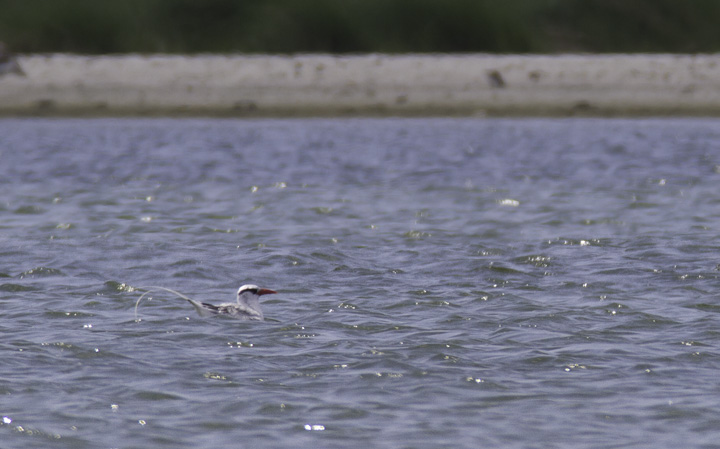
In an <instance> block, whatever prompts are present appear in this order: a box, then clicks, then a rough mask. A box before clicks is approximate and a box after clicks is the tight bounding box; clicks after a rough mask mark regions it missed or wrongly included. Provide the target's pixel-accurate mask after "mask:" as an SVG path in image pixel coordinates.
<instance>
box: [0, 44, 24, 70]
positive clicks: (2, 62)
mask: <svg viewBox="0 0 720 449" xmlns="http://www.w3.org/2000/svg"><path fill="white" fill-rule="evenodd" d="M9 73H14V74H16V75H21V76H25V72H23V70H22V69H21V68H20V64H18V62H17V59H16V58H15V56H14V55H13V54H12V53H10V51H8V49H7V46H6V45H5V43H3V42H0V76H3V75H6V74H9Z"/></svg>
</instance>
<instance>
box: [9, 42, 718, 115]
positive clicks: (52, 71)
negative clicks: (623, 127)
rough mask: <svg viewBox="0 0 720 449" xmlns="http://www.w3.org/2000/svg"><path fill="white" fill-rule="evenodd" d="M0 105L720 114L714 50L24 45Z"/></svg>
mask: <svg viewBox="0 0 720 449" xmlns="http://www.w3.org/2000/svg"><path fill="white" fill-rule="evenodd" d="M18 62H19V64H20V66H21V67H22V69H23V70H24V72H25V73H26V76H18V75H16V74H6V75H3V76H0V116H170V117H172V116H220V117H295V116H302V117H312V116H611V117H615V116H720V54H715V55H662V54H660V55H554V56H547V55H484V54H471V55H412V54H410V55H383V54H369V55H352V56H334V55H315V54H308V55H291V56H267V55H228V56H225V55H197V56H177V55H147V56H146V55H120V56H78V55H68V54H51V55H25V56H19V57H18Z"/></svg>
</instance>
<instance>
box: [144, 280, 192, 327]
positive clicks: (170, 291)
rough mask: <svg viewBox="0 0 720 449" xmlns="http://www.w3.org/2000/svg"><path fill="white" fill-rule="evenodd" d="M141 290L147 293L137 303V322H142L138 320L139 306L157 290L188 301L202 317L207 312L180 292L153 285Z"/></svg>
mask: <svg viewBox="0 0 720 449" xmlns="http://www.w3.org/2000/svg"><path fill="white" fill-rule="evenodd" d="M141 289H142V290H146V291H145V293H143V294H142V295H140V297H139V298H138V300H137V302H136V303H135V321H140V319H138V306H139V305H140V301H142V299H143V298H144V297H145V296H147V295H149V294H150V293H152V292H154V291H156V290H164V291H166V292H169V293H172V294H174V295H177V296H178V297H180V298H182V299H184V300H186V301H188V302H189V303H190V304H192V305H193V307H195V310H197V312H198V314H199V315H200V316H203V315H204V313H203V312H205V309H203V307H202V305H201V304H200V303H199V302H197V301H195V300H194V299H190V298H188V297H187V296H185V295H183V294H182V293H180V292H176V291H175V290H171V289H169V288H165V287H158V286H153V285H151V286H149V287H141Z"/></svg>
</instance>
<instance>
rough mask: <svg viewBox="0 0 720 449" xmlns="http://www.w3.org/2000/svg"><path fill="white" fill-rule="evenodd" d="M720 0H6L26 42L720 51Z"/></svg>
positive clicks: (195, 47)
mask: <svg viewBox="0 0 720 449" xmlns="http://www.w3.org/2000/svg"><path fill="white" fill-rule="evenodd" d="M718 19H720V1H719V0H692V1H682V0H0V41H5V42H6V43H7V44H8V45H9V46H10V47H11V48H13V49H14V50H15V51H16V52H18V53H45V52H69V53H82V54H103V53H129V52H136V53H201V52H209V53H226V52H227V53H308V52H323V53H367V52H384V53H406V52H420V53H421V52H443V53H446V52H450V53H469V52H486V53H560V52H600V53H603V52H616V53H633V52H651V53H652V52H668V53H715V52H720V32H718V24H717V23H718Z"/></svg>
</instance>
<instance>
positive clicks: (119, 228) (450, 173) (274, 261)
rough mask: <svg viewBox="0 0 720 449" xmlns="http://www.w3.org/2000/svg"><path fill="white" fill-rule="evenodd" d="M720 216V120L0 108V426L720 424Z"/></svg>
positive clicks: (341, 430)
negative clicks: (219, 306)
mask: <svg viewBox="0 0 720 449" xmlns="http://www.w3.org/2000/svg"><path fill="white" fill-rule="evenodd" d="M719 237H720V121H718V120H698V119H687V120H685V119H683V120H679V119H678V120H675V119H665V120H595V119H593V120H587V119H577V120H575V119H573V120H550V119H549V120H538V119H528V120H504V119H498V120H468V119H462V120H459V119H418V120H400V119H383V120H320V119H318V120H287V121H285V120H260V121H243V120H170V119H152V120H140V119H129V120H113V119H101V120H44V119H43V120H39V119H23V120H16V119H5V120H0V420H2V421H1V422H0V441H1V442H2V443H0V446H2V447H3V448H37V447H68V448H69V447H72V448H102V447H105V448H113V447H118V448H126V447H127V448H147V447H153V448H201V447H202V448H231V447H233V448H235V447H297V448H317V447H320V448H335V447H367V448H371V447H380V448H437V447H448V448H450V447H451V448H478V447H518V448H551V447H568V448H569V447H573V448H574V447H584V448H609V447H618V448H619V447H667V448H670V447H673V448H677V447H708V448H710V447H718V441H720V301H719V300H718V298H719V296H718V292H720V279H718V274H719V272H718V269H719V268H718V264H719V263H720V257H719V255H720V251H719V250H720V240H719ZM245 283H255V284H258V285H260V286H263V287H268V288H272V289H275V290H277V291H278V292H279V294H277V295H272V296H264V297H263V300H264V301H263V310H264V313H265V316H266V317H267V320H266V321H264V322H240V321H235V320H232V319H226V318H223V317H215V318H200V317H198V316H196V315H195V312H194V311H193V309H192V307H191V306H190V305H189V304H187V303H186V302H185V301H183V300H182V299H179V298H177V297H173V296H172V295H170V294H166V293H156V294H153V295H152V299H151V300H149V301H147V302H143V303H141V304H140V307H139V318H140V320H139V321H136V319H135V315H134V307H135V302H136V300H137V299H138V297H139V296H140V294H141V293H142V291H143V290H142V287H144V286H148V285H160V286H164V287H168V288H172V289H175V290H178V291H181V292H183V293H184V294H186V295H188V296H190V297H193V298H196V299H199V300H203V301H208V302H223V301H228V300H233V298H234V292H235V290H236V289H237V288H238V287H239V286H240V285H241V284H245Z"/></svg>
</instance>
